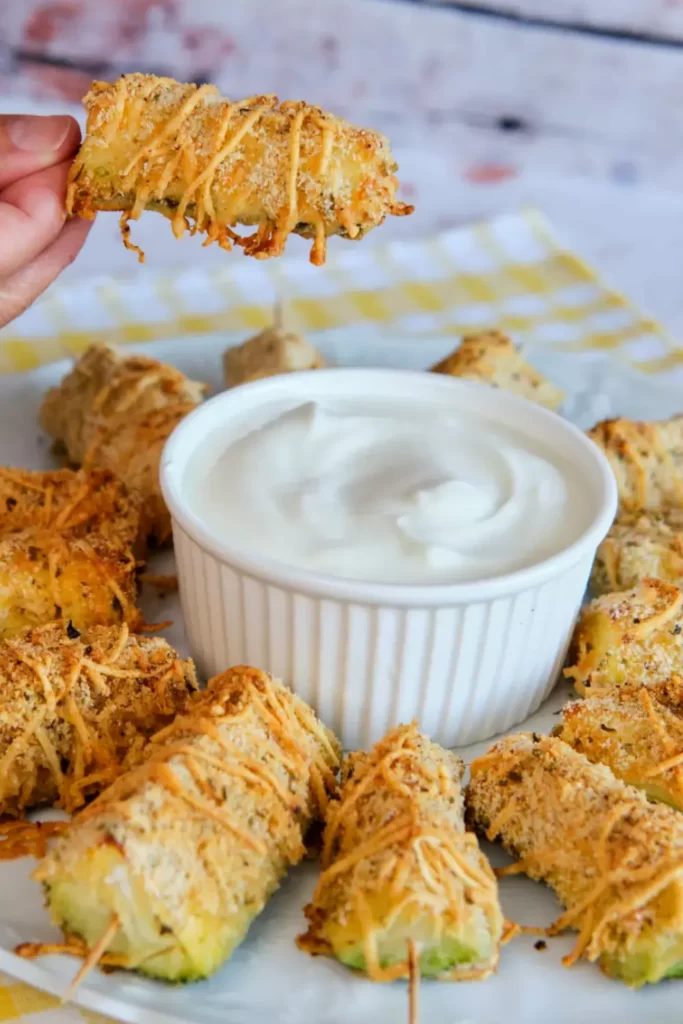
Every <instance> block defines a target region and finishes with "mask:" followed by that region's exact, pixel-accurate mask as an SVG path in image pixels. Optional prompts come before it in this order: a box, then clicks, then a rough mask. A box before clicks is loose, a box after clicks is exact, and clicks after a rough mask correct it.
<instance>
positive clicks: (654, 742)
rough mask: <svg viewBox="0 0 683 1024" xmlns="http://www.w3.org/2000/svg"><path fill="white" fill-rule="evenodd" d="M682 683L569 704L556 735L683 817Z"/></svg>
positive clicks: (681, 680) (673, 680)
mask: <svg viewBox="0 0 683 1024" xmlns="http://www.w3.org/2000/svg"><path fill="white" fill-rule="evenodd" d="M682 713H683V677H681V676H673V677H672V678H671V679H670V680H668V681H667V682H666V683H659V684H656V685H654V686H651V687H645V686H640V687H637V688H635V689H630V688H628V687H622V688H620V689H617V690H614V691H610V692H609V693H606V694H601V695H600V696H597V697H588V698H586V700H575V701H570V702H569V703H568V704H567V705H566V706H565V708H564V709H563V711H562V718H561V720H560V723H559V724H558V725H557V726H556V727H555V729H554V730H553V733H554V735H556V736H559V738H560V739H561V740H564V742H565V743H568V744H569V745H570V746H571V747H573V748H574V750H578V751H579V752H580V753H582V754H585V755H586V757H587V758H588V760H589V761H595V762H598V763H600V764H606V765H607V767H608V768H610V769H611V770H612V771H613V772H614V774H615V775H616V776H617V778H619V779H622V780H623V781H624V782H628V783H629V784H630V785H632V786H637V787H638V789H642V790H643V792H644V793H645V794H646V795H647V796H648V797H649V798H650V799H651V800H661V801H663V802H664V803H667V804H671V806H672V807H675V808H676V809H677V810H679V811H683V717H682Z"/></svg>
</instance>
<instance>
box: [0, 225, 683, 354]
mask: <svg viewBox="0 0 683 1024" xmlns="http://www.w3.org/2000/svg"><path fill="white" fill-rule="evenodd" d="M277 298H282V299H284V300H285V301H286V302H287V309H288V314H287V315H288V323H289V324H291V327H292V328H293V329H295V330H301V331H309V332H310V331H315V330H324V329H326V328H332V327H340V326H344V325H346V324H351V323H360V322H364V323H369V322H372V323H373V324H375V325H377V326H380V325H382V324H383V323H386V324H388V325H389V324H390V325H391V330H392V331H399V332H401V333H402V334H403V333H404V332H407V333H408V334H415V335H416V336H418V337H419V335H425V334H429V335H432V336H434V335H438V334H447V335H449V334H452V335H460V334H463V333H466V332H468V331H473V330H477V329H479V328H483V327H491V326H498V327H500V328H501V329H502V330H505V331H507V332H509V333H510V334H512V335H513V337H515V339H516V340H518V341H520V342H524V343H531V344H533V345H534V346H537V345H543V346H546V345H547V346H552V347H561V348H565V349H566V348H569V349H577V350H583V351H585V350H590V349H603V350H604V349H609V350H619V352H620V355H621V356H622V357H625V358H626V359H628V360H630V361H631V362H634V363H636V364H645V365H642V368H643V369H648V370H649V371H650V372H658V371H660V370H663V369H666V368H668V367H669V366H672V365H675V364H677V363H678V362H679V361H681V359H679V357H682V356H683V354H682V353H680V352H675V351H674V350H673V345H672V343H671V342H670V341H668V340H667V338H666V336H665V334H664V332H663V331H662V330H661V328H659V327H658V326H657V324H655V323H654V322H653V321H652V320H649V319H647V318H646V317H644V316H642V315H641V314H640V313H639V312H638V311H637V310H635V309H633V308H632V307H631V306H630V305H629V303H628V302H627V301H626V300H625V299H624V298H623V297H622V296H620V295H618V294H616V293H615V292H613V291H610V290H609V289H607V288H606V287H605V286H604V285H602V284H601V283H600V282H599V280H598V279H597V277H596V275H595V274H594V273H593V271H592V270H590V269H589V268H588V267H586V266H585V264H583V263H582V262H581V260H579V259H578V258H577V257H576V256H574V255H572V254H571V253H569V252H567V251H566V250H564V249H563V248H562V247H561V246H560V245H559V244H558V243H557V242H556V241H555V239H554V238H553V235H552V232H551V231H550V229H549V227H548V225H547V224H546V222H545V221H544V219H543V217H542V216H541V215H540V214H538V213H536V212H533V211H528V212H524V213H520V214H516V215H513V216H505V217H499V218H497V219H495V220H492V221H489V222H487V223H484V224H480V225H476V226H474V227H468V228H462V229H458V230H456V231H451V232H448V233H446V234H443V235H439V236H437V237H435V238H428V239H425V240H421V241H410V242H392V243H390V244H388V245H375V246H373V245H371V244H368V242H367V241H366V242H364V243H362V244H360V245H346V246H343V247H341V246H340V248H339V249H338V250H336V251H335V252H334V253H333V254H332V255H331V256H330V259H329V261H328V263H327V265H326V266H325V267H323V268H318V267H312V266H311V265H310V264H309V263H308V262H306V261H303V260H288V259H283V260H268V261H265V262H263V261H257V260H249V259H244V258H243V257H241V256H239V255H233V256H229V255H226V258H225V266H224V267H221V269H219V270H212V271H202V270H193V269H192V270H183V271H180V272H177V273H173V274H158V273H155V272H154V270H153V268H152V267H147V266H146V267H144V268H142V269H141V270H140V272H139V273H138V274H137V275H136V276H135V277H134V278H132V279H130V278H129V279H125V280H124V279H115V278H101V277H100V278H91V279H88V280H85V281H83V280H81V281H79V282H78V283H75V284H69V285H64V286H60V285H56V286H54V287H53V288H52V289H51V290H50V291H49V292H48V294H47V296H46V297H45V298H43V299H42V300H41V301H39V302H36V303H35V304H34V305H33V306H32V307H31V308H30V309H29V310H28V311H27V312H26V313H24V314H23V315H22V316H21V317H19V319H18V320H16V321H14V322H13V323H12V324H10V326H9V327H8V328H7V329H6V330H5V332H4V333H2V334H0V372H12V371H17V370H26V369H30V368H31V367H34V366H37V365H39V364H40V363H44V362H49V361H50V360H54V359H60V358H62V357H64V356H65V355H67V354H69V353H73V352H80V351H82V350H83V349H84V348H85V347H86V346H87V345H88V344H89V343H90V342H91V341H92V340H93V339H96V338H99V339H106V340H109V341H114V342H119V343H124V344H125V343H127V342H136V341H154V340H156V339H159V338H171V337H174V336H178V335H191V334H192V335H203V334H209V333H214V332H217V331H221V332H223V331H228V330H238V331H244V332H245V333H248V332H249V331H253V330H255V329H257V328H260V327H262V326H265V325H266V324H267V323H270V322H271V318H272V307H273V303H274V302H275V300H276V299H277Z"/></svg>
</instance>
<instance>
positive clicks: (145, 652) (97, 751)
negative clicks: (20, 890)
mask: <svg viewBox="0 0 683 1024" xmlns="http://www.w3.org/2000/svg"><path fill="white" fill-rule="evenodd" d="M72 633H73V631H72ZM102 677H105V678H106V677H115V678H116V679H117V686H116V688H115V689H114V690H113V691H110V690H109V689H108V688H106V687H105V688H102V687H101V686H100V685H98V682H99V681H100V680H101V679H102ZM195 686H196V683H195V678H194V669H193V667H192V664H191V662H182V661H181V660H180V659H179V658H178V656H177V655H176V653H175V651H173V650H172V648H170V647H169V646H168V644H167V643H166V642H165V641H163V640H156V639H154V640H147V639H145V638H142V637H133V636H131V635H130V634H129V631H128V628H127V626H125V625H123V626H118V627H117V626H114V627H96V628H94V629H93V630H92V631H90V632H89V633H88V634H84V635H83V636H79V635H78V634H77V633H76V635H75V636H73V635H71V634H70V632H69V629H68V628H67V627H65V626H64V625H63V624H62V623H54V624H50V625H47V626H43V627H40V628H37V629H34V630H33V631H31V632H30V633H28V634H25V635H23V636H21V637H18V638H16V639H14V640H7V641H5V642H4V643H0V814H20V813H21V812H22V811H23V810H25V809H27V808H30V807H33V806H37V805H40V804H43V803H56V804H58V805H59V806H61V807H63V808H64V809H65V810H66V811H69V812H71V811H73V810H74V809H76V808H78V807H80V806H81V805H82V804H83V803H84V801H85V798H86V795H90V794H91V793H92V792H97V791H99V790H100V789H102V788H104V786H106V785H107V784H108V783H110V782H112V781H113V780H114V779H116V778H117V776H118V775H120V774H121V773H122V771H124V770H125V766H126V764H127V762H128V759H129V757H130V756H131V755H132V753H133V751H134V750H135V749H136V747H135V741H136V740H138V739H139V738H143V739H144V738H147V737H148V736H150V735H151V734H152V733H153V732H154V731H155V729H157V728H159V727H160V726H162V725H164V724H165V723H166V722H168V720H169V718H170V717H171V716H172V715H173V714H174V712H175V711H178V710H181V709H182V708H183V706H184V704H185V703H186V701H187V698H188V696H189V694H190V693H191V692H192V690H193V689H194V688H195ZM22 824H23V823H22ZM46 829H47V832H48V833H49V829H48V828H47V826H40V828H39V830H38V831H39V832H43V833H44V832H45V830H46ZM0 831H1V826H0ZM10 834H11V835H12V836H16V837H21V841H20V842H19V845H20V846H21V843H22V842H23V840H24V836H23V835H22V832H21V829H19V831H16V832H15V831H12V832H11V833H10ZM26 835H28V832H27V833H26ZM2 849H4V854H5V856H6V855H7V853H8V851H9V849H10V848H9V847H8V846H3V847H2Z"/></svg>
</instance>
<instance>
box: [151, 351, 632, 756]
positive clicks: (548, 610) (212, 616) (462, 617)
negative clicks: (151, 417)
mask: <svg viewBox="0 0 683 1024" xmlns="http://www.w3.org/2000/svg"><path fill="white" fill-rule="evenodd" d="M378 394H382V395H386V396H393V397H395V398H396V399H398V400H399V401H402V402H405V403H406V404H407V405H409V404H410V403H411V402H412V401H416V400H418V401H420V402H421V403H422V402H424V401H432V402H433V403H434V409H435V415H438V409H439V406H442V407H443V404H444V402H447V403H448V404H449V405H457V406H458V408H459V409H460V410H461V411H463V412H464V413H465V414H466V413H467V410H472V411H473V412H475V411H476V412H477V413H478V414H479V415H482V414H483V415H484V416H486V417H487V418H489V419H490V420H493V421H494V422H498V423H501V424H504V425H507V426H509V427H513V428H515V429H516V430H518V431H521V432H522V433H523V434H526V435H527V436H530V437H534V438H542V439H543V441H544V443H545V444H546V445H548V446H550V447H551V448H553V449H555V450H556V451H557V452H558V453H561V454H563V455H564V457H565V458H568V459H570V460H571V461H572V462H573V463H574V464H575V466H577V467H578V469H579V471H580V473H581V475H582V477H583V481H584V488H585V492H586V496H587V500H588V501H590V503H591V509H590V526H589V527H588V529H587V530H586V531H585V532H584V534H583V535H582V536H581V537H580V538H579V539H578V540H577V541H576V542H575V543H573V544H571V546H569V547H567V548H566V549H565V550H563V551H561V552H560V553H559V554H557V555H554V556H553V557H552V558H548V559H546V560H545V561H542V562H539V563H538V564H537V565H534V566H532V567H530V568H525V569H522V570H519V571H517V572H513V573H509V574H508V575H505V576H501V577H498V578H496V579H487V580H482V581H477V582H468V583H458V584H452V585H441V584H439V585H421V586H410V585H402V584H401V585H399V584H376V583H364V582H358V581H355V580H346V579H340V578H337V577H330V576H323V575H321V574H317V573H313V572H310V571H307V570H302V569H297V568H296V567H291V566H287V565H284V564H282V563H279V562H275V561H272V560H270V559H266V558H261V557H260V556H259V554H258V552H254V551H246V550H240V549H239V548H238V547H236V546H232V545H230V544H229V543H226V542H221V541H220V540H219V539H218V538H216V537H215V536H213V535H212V534H211V533H210V532H209V531H208V530H207V528H206V527H205V526H204V524H203V523H202V520H201V517H200V516H199V515H197V514H196V512H195V511H193V510H192V508H191V507H190V506H189V503H188V501H187V500H186V495H187V488H188V486H189V484H188V467H190V466H191V465H192V463H193V460H196V459H197V458H200V457H201V452H202V449H204V450H206V442H207V438H208V437H209V436H210V435H215V434H216V433H217V432H220V433H221V434H222V435H225V437H226V438H227V439H234V438H236V437H237V436H240V435H241V434H243V433H244V432H245V431H246V430H247V429H249V428H250V427H253V426H254V425H257V424H258V423H259V408H260V407H262V406H264V405H265V404H266V403H268V404H269V403H271V402H273V401H279V400H282V401H283V402H287V401H290V400H311V399H324V398H343V397H345V396H353V397H354V398H356V399H358V398H362V397H364V396H367V397H371V396H376V395H378ZM261 415H263V413H261ZM262 421H263V420H261V421H260V422H262ZM226 443H228V442H227V440H226ZM195 465H196V462H195ZM254 472H255V473H258V472H259V469H258V466H255V467H254ZM161 483H162V489H163V493H164V497H165V499H166V502H167V505H168V507H169V509H170V512H171V516H172V518H173V537H174V542H175V551H176V559H177V565H178V574H179V582H180V596H181V600H182V607H183V612H184V616H185V624H186V629H187V635H188V638H189V641H190V646H191V649H192V653H193V655H194V657H195V659H196V662H197V666H198V669H199V670H200V672H202V673H204V674H205V675H207V676H210V675H213V674H215V673H216V672H220V671H222V670H223V669H225V668H227V667H228V666H230V665H236V664H245V663H246V664H251V665H255V666H258V667H259V668H263V669H266V670H267V671H269V672H271V673H272V674H273V675H275V676H277V677H279V678H281V679H283V680H284V681H285V682H287V683H289V684H290V685H291V686H292V687H293V688H294V689H295V690H296V692H297V693H299V694H300V695H301V696H302V697H303V698H304V700H307V701H308V702H309V703H310V704H312V705H313V707H314V708H315V709H316V711H317V712H318V713H319V715H320V716H321V717H322V719H323V720H324V721H325V722H326V723H327V725H329V726H330V727H331V728H332V729H334V731H335V732H336V733H337V735H338V736H339V738H340V739H341V741H342V743H343V744H344V746H345V747H346V748H350V749H360V748H366V747H368V746H369V745H370V744H372V743H374V742H375V741H376V740H377V739H379V738H380V737H381V736H382V735H383V734H384V733H385V732H386V730H387V729H388V728H390V727H391V726H393V725H396V724H398V723H399V722H408V721H410V720H411V719H414V718H415V719H417V720H418V722H419V724H420V727H421V728H422V729H423V730H424V731H425V732H426V733H428V734H429V735H430V736H432V737H433V738H434V739H436V740H437V741H438V742H440V743H442V744H443V745H445V746H449V747H450V746H458V745H464V744H468V743H473V742H475V741H478V740H483V739H487V738H488V737H489V736H492V735H494V734H496V733H499V732H502V731H504V730H506V729H509V728H511V727H512V726H513V725H515V724H517V723H518V722H521V721H522V720H523V719H524V718H526V717H527V715H529V714H530V713H531V712H532V711H533V710H534V709H535V708H537V707H538V705H539V704H540V703H541V701H542V700H543V699H544V697H545V696H546V695H547V694H548V693H549V691H550V689H551V688H552V685H553V683H554V681H555V679H556V676H557V673H558V671H559V668H560V666H561V664H562V662H563V659H564V656H565V653H566V649H567V644H568V642H569V638H570V634H571V631H572V625H573V622H574V619H575V617H576V614H577V612H578V610H579V607H580V604H581V600H582V598H583V594H584V592H585V588H586V583H587V580H588V575H589V572H590V568H591V564H592V562H593V557H594V555H595V552H596V549H597V546H598V544H599V543H600V542H601V541H602V539H603V537H604V536H605V534H606V532H607V530H608V529H609V526H610V524H611V522H612V519H613V517H614V514H615V510H616V502H617V495H616V485H615V481H614V477H613V475H612V471H611V469H610V467H609V465H608V463H607V460H606V459H605V458H604V456H603V455H602V453H601V451H600V450H599V449H598V448H597V447H596V446H595V445H594V444H593V443H592V442H591V441H589V440H588V438H586V437H585V435H584V434H582V433H581V431H579V430H578V429H577V428H576V427H574V426H572V425H571V424H570V423H568V422H567V421H565V420H563V419H561V418H560V417H559V416H556V415H555V414H554V413H550V412H547V411H545V410H544V409H542V408H540V407H539V406H536V405H533V404H532V403H530V402H527V401H525V400H524V399H521V398H517V397H516V396H515V395H511V394H509V393H507V392H503V391H499V390H495V389H493V388H490V387H487V386H484V385H479V384H473V383H471V382H465V381H459V380H455V379H453V378H451V377H446V376H443V375H439V374H430V373H413V372H408V371H402V370H366V369H343V370H342V369H335V370H316V371H314V372H309V373H297V374H285V375H282V376H278V377H271V378H269V379H266V380H260V381H257V382H255V383H253V384H247V385H243V386H242V387H239V388H235V389H234V390H231V391H228V392H225V393H223V394H220V395H218V396H216V397H215V398H213V399H211V400H210V401H208V402H207V403H206V404H204V405H202V406H200V407H199V408H198V409H196V410H195V411H194V412H192V413H191V414H190V415H189V416H188V417H187V418H186V419H185V420H183V421H182V423H181V424H180V425H179V426H178V427H177V428H176V430H175V431H174V432H173V434H172V435H171V437H170V439H169V441H168V443H167V445H166V449H165V451H164V455H163V458H162V464H161Z"/></svg>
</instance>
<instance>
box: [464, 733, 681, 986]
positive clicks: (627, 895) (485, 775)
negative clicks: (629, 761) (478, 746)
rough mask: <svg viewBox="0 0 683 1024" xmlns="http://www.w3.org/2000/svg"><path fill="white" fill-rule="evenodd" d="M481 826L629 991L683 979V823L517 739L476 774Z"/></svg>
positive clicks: (546, 744)
mask: <svg viewBox="0 0 683 1024" xmlns="http://www.w3.org/2000/svg"><path fill="white" fill-rule="evenodd" d="M466 799H467V807H468V814H469V816H470V819H471V821H472V822H473V823H474V824H475V825H476V827H477V829H479V830H480V831H481V832H482V833H483V834H484V835H486V836H487V838H488V839H491V840H498V841H500V842H502V844H503V846H504V847H505V849H506V850H508V852H509V853H512V854H513V855H514V856H517V857H519V858H520V862H519V864H518V865H516V866H515V872H516V871H520V870H521V871H524V873H525V874H527V875H529V877H530V878H534V879H536V880H538V881H543V882H546V883H547V884H548V885H550V886H551V887H552V889H554V890H555V892H556V893H557V896H558V897H559V899H560V900H561V901H562V903H563V904H564V905H565V907H566V908H567V909H566V912H565V913H564V914H562V916H561V917H560V918H559V919H558V920H557V921H556V922H555V924H554V925H553V926H552V929H551V932H553V933H557V932H559V931H562V930H564V929H565V928H569V927H571V928H576V929H577V931H578V932H579V936H578V939H577V942H576V946H575V947H574V950H573V952H572V953H571V954H570V955H569V956H568V957H566V958H565V961H564V962H565V964H566V965H567V966H568V965H569V964H571V963H574V962H575V961H576V960H578V959H579V958H580V957H582V956H583V957H585V958H586V959H587V960H591V961H595V960H597V961H599V963H600V966H601V967H602V969H603V970H604V971H605V972H606V973H607V974H610V975H612V976H613V977H615V978H620V979H621V980H622V981H624V982H626V984H628V985H632V986H633V987H639V986H641V985H644V984H646V983H647V982H656V981H660V980H661V979H662V978H670V977H680V976H682V975H683V817H682V816H681V815H679V814H678V813H677V812H676V811H673V810H672V809H671V808H670V807H665V806H664V805H663V804H651V803H649V802H648V800H647V798H646V797H645V796H643V794H642V793H641V792H639V790H637V789H635V788H634V787H633V786H627V785H625V784H624V783H623V782H621V781H620V780H619V779H616V778H615V777H614V775H613V774H612V773H611V772H610V771H609V769H608V768H605V767H604V765H598V764H591V763H590V761H588V760H587V758H585V757H584V756H583V755H582V754H578V753H576V751H574V750H572V749H571V747H568V746H567V744H566V743H563V742H562V741H561V740H559V739H556V738H554V737H550V736H538V735H536V734H534V735H518V736H510V737H507V738H506V739H504V740H502V741H501V742H499V743H496V744H495V746H494V747H492V748H491V750H490V751H489V752H488V753H487V754H485V755H484V756H483V757H481V758H479V759H478V760H476V761H474V762H473V764H472V766H471V781H470V784H469V787H468V790H467V797H466Z"/></svg>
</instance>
